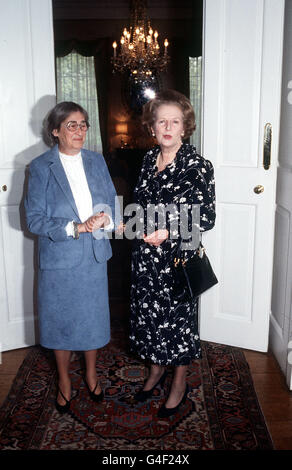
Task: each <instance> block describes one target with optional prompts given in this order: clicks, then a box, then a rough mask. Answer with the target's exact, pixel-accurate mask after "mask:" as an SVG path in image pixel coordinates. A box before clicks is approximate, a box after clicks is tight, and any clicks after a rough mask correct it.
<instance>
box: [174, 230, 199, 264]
mask: <svg viewBox="0 0 292 470" xmlns="http://www.w3.org/2000/svg"><path fill="white" fill-rule="evenodd" d="M181 245H182V239H180V241H179V243H178V246H177V250H176V256H175V261H174V262H175V263H176V260H177V261H178V262H179V260H181V258H182V248H181ZM199 248H203V249H204V246H203V244H202V235H201V234H200V242H199V245H198V247H197V248H196V250H195V251H198V250H199Z"/></svg>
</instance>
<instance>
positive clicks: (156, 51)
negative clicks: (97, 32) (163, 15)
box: [112, 0, 169, 78]
mask: <svg viewBox="0 0 292 470" xmlns="http://www.w3.org/2000/svg"><path fill="white" fill-rule="evenodd" d="M130 8H131V17H130V27H129V30H128V29H127V28H124V31H123V34H122V36H121V39H120V46H119V47H118V44H117V42H116V41H115V42H114V43H113V49H114V55H113V59H112V63H113V68H114V71H117V72H120V73H124V72H130V73H131V75H132V76H133V77H134V76H136V77H139V78H142V77H143V78H146V77H149V76H151V75H152V74H154V73H155V72H161V71H162V70H165V68H166V66H167V64H168V62H169V55H168V52H167V48H168V45H169V43H168V40H167V39H165V40H164V50H163V51H161V49H160V46H159V42H158V36H159V34H158V31H153V29H152V28H151V25H150V20H149V18H148V16H147V12H146V9H147V1H146V0H132V1H131V7H130Z"/></svg>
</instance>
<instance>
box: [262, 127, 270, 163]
mask: <svg viewBox="0 0 292 470" xmlns="http://www.w3.org/2000/svg"><path fill="white" fill-rule="evenodd" d="M271 146H272V124H270V123H269V122H267V124H266V125H265V131H264V152H263V167H264V169H265V170H268V169H269V168H270V166H271Z"/></svg>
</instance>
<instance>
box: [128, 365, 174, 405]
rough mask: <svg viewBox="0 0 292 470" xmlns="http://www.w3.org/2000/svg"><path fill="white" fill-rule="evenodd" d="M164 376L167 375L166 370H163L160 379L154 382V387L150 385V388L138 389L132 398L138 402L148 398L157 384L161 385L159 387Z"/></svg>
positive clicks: (162, 382)
mask: <svg viewBox="0 0 292 470" xmlns="http://www.w3.org/2000/svg"><path fill="white" fill-rule="evenodd" d="M166 377H167V371H166V370H165V371H164V372H163V374H162V376H161V377H160V379H159V380H158V382H156V384H155V385H154V387H152V388H151V389H150V390H140V391H139V392H137V393H136V394H135V395H134V399H135V400H136V401H139V402H143V401H146V400H148V398H150V397H151V396H152V395H153V392H154V390H155V388H156V387H157V386H158V385H161V387H162V386H163V384H164V381H165V379H166Z"/></svg>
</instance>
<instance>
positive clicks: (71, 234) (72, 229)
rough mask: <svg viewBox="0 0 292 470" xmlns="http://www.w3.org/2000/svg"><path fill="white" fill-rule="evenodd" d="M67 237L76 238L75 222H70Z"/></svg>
mask: <svg viewBox="0 0 292 470" xmlns="http://www.w3.org/2000/svg"><path fill="white" fill-rule="evenodd" d="M65 230H66V233H67V237H73V236H74V227H73V220H72V221H71V222H68V224H67V225H66V227H65Z"/></svg>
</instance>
